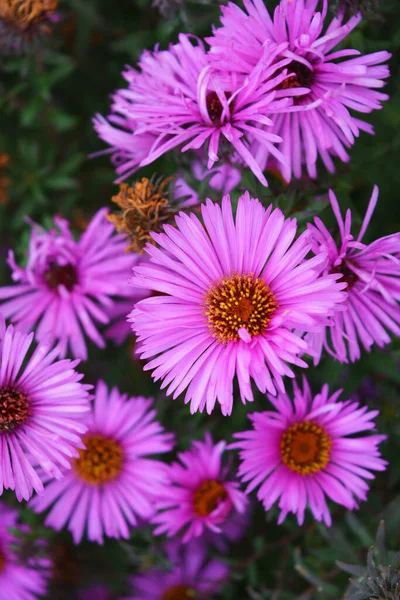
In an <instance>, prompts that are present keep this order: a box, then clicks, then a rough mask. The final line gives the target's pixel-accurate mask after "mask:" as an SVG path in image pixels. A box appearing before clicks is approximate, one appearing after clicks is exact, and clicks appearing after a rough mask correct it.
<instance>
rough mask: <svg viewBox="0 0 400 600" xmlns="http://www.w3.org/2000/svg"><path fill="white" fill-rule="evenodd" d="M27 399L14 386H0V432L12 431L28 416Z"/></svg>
mask: <svg viewBox="0 0 400 600" xmlns="http://www.w3.org/2000/svg"><path fill="white" fill-rule="evenodd" d="M29 404H30V403H29V400H28V398H27V397H26V396H25V394H23V393H22V392H20V391H19V390H17V389H16V388H13V387H10V386H6V387H0V433H2V432H13V431H15V430H16V429H18V428H19V427H21V426H22V425H24V424H25V423H26V422H27V420H28V418H29V416H30V412H31V411H30V406H29Z"/></svg>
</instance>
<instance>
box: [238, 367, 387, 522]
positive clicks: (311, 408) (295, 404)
mask: <svg viewBox="0 0 400 600" xmlns="http://www.w3.org/2000/svg"><path fill="white" fill-rule="evenodd" d="M341 392H342V390H338V391H337V392H335V393H334V394H332V396H329V388H328V386H327V385H324V386H323V387H322V390H321V392H320V393H319V394H317V395H316V396H315V397H314V398H313V397H312V394H311V390H310V387H309V385H308V382H307V380H306V378H305V377H304V378H303V391H301V390H300V389H299V388H298V386H297V385H296V384H295V385H294V400H293V401H292V400H291V399H290V398H289V396H287V395H286V394H280V395H279V396H278V397H277V398H274V397H272V396H269V400H270V401H271V402H272V404H273V405H274V406H275V408H276V411H265V412H259V413H253V414H252V415H250V420H251V421H252V423H253V429H252V430H250V431H244V432H241V433H236V434H234V436H235V437H236V438H237V439H238V440H239V441H238V442H235V443H234V444H231V448H238V449H239V451H240V452H239V455H240V459H241V461H242V462H241V465H240V468H239V474H240V475H241V477H242V479H243V481H244V482H249V485H248V488H247V492H248V493H249V492H251V491H252V490H254V489H255V488H256V487H258V486H261V487H260V488H259V490H258V493H257V497H258V499H259V500H261V501H262V502H263V504H264V508H265V510H269V509H270V508H271V507H272V505H273V504H274V503H275V502H276V501H278V500H279V503H278V506H279V508H280V510H281V514H280V517H279V521H278V522H279V523H282V521H284V519H285V518H286V515H287V514H288V513H290V512H291V513H294V514H295V515H297V521H298V523H299V525H301V524H302V523H303V522H304V512H305V509H306V507H307V506H308V507H309V508H310V510H311V511H312V513H313V515H314V517H315V519H317V521H324V522H325V523H326V525H330V524H331V522H332V519H331V515H330V512H329V509H328V506H327V503H326V497H328V498H330V499H331V500H333V501H334V502H336V503H337V504H341V505H343V506H345V507H346V508H347V509H348V510H354V509H355V508H358V502H359V501H361V500H366V498H367V491H368V485H367V483H366V481H365V479H367V480H368V479H374V475H373V474H372V473H371V471H384V470H385V468H386V465H387V462H386V461H385V460H383V459H382V458H381V455H380V452H379V450H378V448H377V446H378V444H380V443H381V442H382V441H383V440H384V439H386V436H385V435H367V436H363V437H360V436H354V434H357V433H359V432H361V431H371V430H374V429H375V423H374V421H373V419H374V418H375V417H376V416H377V414H378V411H376V410H375V411H368V408H367V407H360V406H359V404H358V403H357V402H352V401H351V400H347V401H345V402H338V398H339V396H340V394H341Z"/></svg>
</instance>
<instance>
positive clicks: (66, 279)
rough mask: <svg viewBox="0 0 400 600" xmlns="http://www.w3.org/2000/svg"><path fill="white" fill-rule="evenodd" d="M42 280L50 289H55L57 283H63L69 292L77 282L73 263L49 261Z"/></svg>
mask: <svg viewBox="0 0 400 600" xmlns="http://www.w3.org/2000/svg"><path fill="white" fill-rule="evenodd" d="M44 280H45V282H46V283H47V285H48V286H49V288H50V289H52V290H56V289H57V288H58V286H59V285H63V286H64V287H65V288H66V289H67V290H68V291H69V292H70V291H71V290H72V289H73V288H74V287H75V285H76V284H77V283H78V274H77V272H76V268H75V267H74V265H57V264H55V263H51V264H50V265H49V268H48V269H47V271H46V272H45V274H44Z"/></svg>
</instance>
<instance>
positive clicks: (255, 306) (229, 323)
mask: <svg viewBox="0 0 400 600" xmlns="http://www.w3.org/2000/svg"><path fill="white" fill-rule="evenodd" d="M277 307H278V304H277V302H276V299H275V296H274V294H273V293H272V292H271V290H270V289H269V287H268V286H267V284H266V283H265V281H264V280H263V279H261V278H260V277H253V275H232V276H231V277H224V278H223V279H222V282H221V283H219V284H217V285H215V286H213V287H212V288H211V289H210V290H209V292H208V293H207V295H206V316H207V319H208V323H209V326H210V329H211V331H212V332H213V334H214V336H215V337H216V338H217V339H218V341H219V342H221V343H227V342H231V341H235V342H237V341H238V340H239V338H240V336H239V329H241V328H243V329H245V330H246V331H247V333H248V334H249V335H250V336H251V337H253V336H255V335H259V334H262V333H264V331H265V330H266V328H267V326H268V323H269V322H270V320H271V317H272V315H273V314H274V312H275V310H276V309H277Z"/></svg>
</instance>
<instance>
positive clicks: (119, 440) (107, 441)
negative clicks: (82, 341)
mask: <svg viewBox="0 0 400 600" xmlns="http://www.w3.org/2000/svg"><path fill="white" fill-rule="evenodd" d="M151 405H152V400H147V399H145V398H141V397H137V398H128V397H127V396H126V395H125V394H124V395H122V394H120V392H119V391H118V390H117V389H116V388H113V389H112V390H111V391H110V392H109V391H108V389H107V387H106V386H105V384H104V383H103V382H101V381H100V382H99V383H98V385H97V388H96V396H95V400H94V405H93V410H92V413H91V415H90V418H89V419H88V423H87V425H88V431H87V433H86V435H85V436H84V437H83V442H84V444H85V447H86V448H85V449H83V450H81V452H80V455H79V458H77V459H75V460H74V461H73V462H72V469H71V471H70V472H69V473H67V474H66V475H65V477H64V479H63V480H62V481H59V482H50V483H48V485H47V486H46V488H45V491H44V493H43V494H42V495H41V496H38V497H36V498H34V499H33V500H32V501H31V506H32V508H33V509H34V510H35V511H36V512H43V511H44V510H47V509H48V508H50V507H52V508H51V510H50V512H49V514H48V515H47V517H46V521H45V522H46V524H47V525H50V526H51V527H54V529H56V530H60V529H62V528H63V527H64V525H67V527H68V529H69V530H70V531H71V533H72V535H73V538H74V541H75V543H76V544H78V543H79V542H80V541H81V539H82V537H83V535H84V531H85V528H86V530H87V537H88V538H89V540H91V541H94V542H98V543H99V544H102V543H103V540H104V536H105V535H106V536H108V537H112V538H129V535H130V532H129V525H130V526H132V527H136V526H137V525H138V522H139V521H140V520H141V519H148V518H149V517H151V516H152V514H153V512H154V507H153V504H154V500H155V499H156V498H157V497H158V496H159V494H160V492H161V489H162V485H163V484H165V481H166V476H165V465H164V464H163V463H162V462H161V461H159V460H156V459H153V458H149V457H150V456H152V455H155V454H157V455H158V454H163V453H165V452H169V451H170V450H171V449H172V448H173V445H174V441H173V436H172V434H169V433H165V432H164V430H163V428H162V427H161V425H160V424H159V423H158V422H157V421H156V420H155V417H156V412H155V410H154V409H152V408H151Z"/></svg>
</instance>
